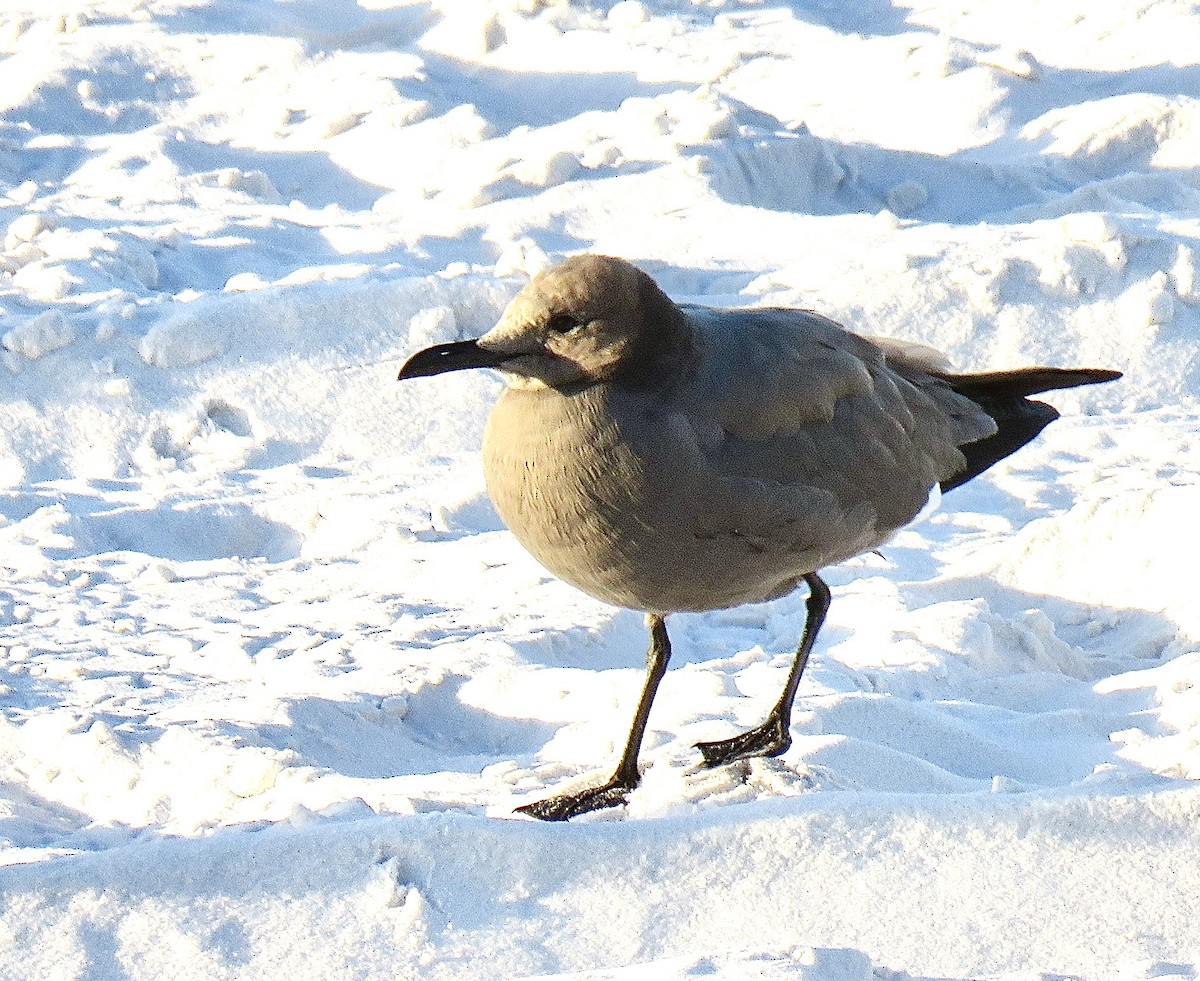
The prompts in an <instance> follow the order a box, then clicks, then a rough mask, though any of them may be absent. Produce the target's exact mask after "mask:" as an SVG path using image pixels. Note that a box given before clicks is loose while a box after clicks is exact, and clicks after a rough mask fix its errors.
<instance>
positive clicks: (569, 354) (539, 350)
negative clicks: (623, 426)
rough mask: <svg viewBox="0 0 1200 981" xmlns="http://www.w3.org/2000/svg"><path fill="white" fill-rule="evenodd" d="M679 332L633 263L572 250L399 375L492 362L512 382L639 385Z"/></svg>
mask: <svg viewBox="0 0 1200 981" xmlns="http://www.w3.org/2000/svg"><path fill="white" fill-rule="evenodd" d="M687 334H688V326H687V320H686V318H685V317H684V315H683V313H682V311H680V309H679V308H678V307H677V306H676V305H675V304H674V303H673V302H671V300H670V299H669V298H668V297H667V296H666V294H664V293H663V292H662V291H661V290H660V289H659V288H658V286H657V285H656V284H655V282H654V280H652V279H651V278H650V277H649V276H647V275H646V274H645V273H644V272H642V271H641V270H640V269H637V268H635V267H634V266H632V265H630V264H629V263H628V262H625V261H624V260H622V259H614V258H611V257H609V256H599V255H580V256H575V257H574V258H571V259H567V260H566V261H565V262H563V263H560V264H559V265H557V266H554V267H553V268H551V269H548V270H546V271H545V272H543V273H540V274H539V275H538V276H536V277H534V279H533V280H532V281H531V282H530V283H529V285H528V286H526V287H525V288H524V289H523V290H521V292H520V293H518V294H517V296H516V297H515V298H514V299H513V301H512V302H511V303H510V304H509V305H508V307H507V309H505V311H504V313H503V315H502V316H501V317H500V321H499V322H498V323H497V324H496V326H495V327H493V328H492V329H491V330H489V331H488V332H487V333H486V334H484V335H483V336H482V337H480V338H478V339H477V340H472V341H454V342H452V343H449V344H438V345H435V346H434V347H430V348H426V349H425V350H424V351H419V352H418V353H417V354H414V355H413V356H412V357H411V358H409V360H408V361H407V363H405V365H404V367H403V368H401V369H400V375H399V377H400V378H401V379H406V378H420V377H424V376H427V375H439V374H442V373H443V372H447V371H457V370H459V369H462V368H495V369H497V370H498V371H500V372H502V373H503V374H504V375H505V377H506V380H507V381H508V383H509V384H510V385H512V386H514V387H525V388H537V387H551V388H559V389H561V388H568V387H571V386H575V385H587V384H592V383H595V382H616V383H630V384H641V383H646V382H649V381H651V380H652V378H653V376H654V374H655V373H656V371H657V369H658V368H659V367H660V366H661V363H662V360H663V358H664V357H669V356H670V353H671V352H672V350H674V349H675V348H677V347H678V346H679V345H680V344H682V343H683V340H684V338H685V337H686V336H687Z"/></svg>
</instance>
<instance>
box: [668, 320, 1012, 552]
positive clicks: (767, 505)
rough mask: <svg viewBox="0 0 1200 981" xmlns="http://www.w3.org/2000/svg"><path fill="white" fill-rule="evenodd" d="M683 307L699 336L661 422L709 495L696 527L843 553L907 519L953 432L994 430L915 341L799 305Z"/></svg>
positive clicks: (945, 461)
mask: <svg viewBox="0 0 1200 981" xmlns="http://www.w3.org/2000/svg"><path fill="white" fill-rule="evenodd" d="M684 309H685V312H686V313H687V314H688V315H689V317H690V318H691V319H692V322H693V323H694V324H695V325H696V327H697V328H698V334H699V338H700V344H699V349H698V355H697V358H696V361H695V363H694V365H693V370H692V371H691V373H690V375H689V378H688V380H687V382H686V383H685V384H683V385H681V386H680V387H679V388H678V389H677V390H676V392H675V393H674V396H673V398H672V399H671V400H670V408H671V410H672V411H671V419H670V422H669V425H668V426H667V427H666V428H668V429H669V430H670V433H671V436H670V438H671V440H672V442H673V443H674V444H675V446H676V448H677V449H676V457H677V458H680V456H687V457H688V458H690V459H691V460H692V461H693V464H692V465H693V467H694V468H695V471H696V475H695V488H696V489H695V490H694V491H693V492H692V496H694V497H697V498H700V497H705V498H707V500H706V501H700V500H697V501H696V502H695V503H694V504H693V508H694V512H695V513H694V516H693V520H694V522H695V523H696V524H697V526H698V528H699V530H700V532H701V533H710V534H713V535H721V534H726V535H728V534H736V535H737V536H739V537H743V538H753V539H755V540H757V541H758V542H759V543H760V545H761V547H763V548H765V549H775V550H778V549H783V550H786V551H800V550H804V551H808V552H811V553H813V554H814V555H816V554H819V555H820V556H821V558H822V561H821V562H820V563H819V564H827V563H829V562H836V561H841V560H842V559H844V558H847V557H849V556H850V555H854V554H857V553H859V552H861V551H864V550H865V549H868V548H872V547H875V546H876V545H878V544H880V543H882V542H883V541H884V540H886V539H887V538H888V537H889V536H890V535H891V534H892V532H894V531H895V530H896V529H897V528H899V527H902V526H903V525H905V524H907V523H908V522H909V521H911V520H912V519H913V518H914V517H915V516H916V515H917V513H918V512H919V511H920V510H921V508H922V507H923V506H924V505H925V503H926V501H927V500H928V497H929V494H930V492H931V490H932V489H933V487H934V486H935V485H936V484H938V483H939V482H940V481H942V480H944V479H946V478H948V477H949V476H951V475H953V474H954V473H956V472H958V471H959V470H961V469H962V468H963V467H964V465H965V460H964V458H963V455H962V453H961V452H960V451H959V449H958V447H959V445H960V444H963V443H967V442H971V441H973V440H976V439H980V438H982V437H985V436H987V435H989V434H990V433H992V432H994V431H995V424H994V422H993V421H992V420H991V418H990V417H989V416H987V414H986V413H984V412H983V411H982V410H981V409H980V408H979V406H977V405H976V404H975V403H973V402H971V401H970V400H969V399H967V398H965V397H963V396H960V395H958V394H957V393H955V392H954V391H952V390H951V389H950V387H949V386H948V385H947V384H946V383H945V382H944V381H942V380H941V379H938V378H936V377H935V376H933V375H931V374H929V373H927V372H926V370H925V367H926V364H925V363H924V362H923V361H922V360H921V358H920V357H918V356H914V355H913V354H912V353H911V351H912V350H913V349H911V348H905V347H903V346H899V345H898V346H896V347H894V348H892V347H889V348H887V349H885V348H884V347H882V346H880V345H879V344H875V343H872V342H870V341H867V340H865V339H864V338H861V337H858V336H857V335H854V334H851V333H850V332H848V331H846V330H844V329H842V328H841V327H839V326H838V325H837V324H835V323H833V322H832V321H830V320H827V319H825V318H823V317H820V316H818V315H816V314H812V313H808V312H806V311H795V310H772V309H767V310H736V311H710V310H707V309H704V308H684ZM930 367H932V366H930ZM706 524H707V525H709V526H710V527H707V528H705V527H703V526H704V525H706ZM816 565H817V564H814V568H815V567H816Z"/></svg>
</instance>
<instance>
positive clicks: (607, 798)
mask: <svg viewBox="0 0 1200 981" xmlns="http://www.w3.org/2000/svg"><path fill="white" fill-rule="evenodd" d="M646 626H647V627H649V628H650V649H649V651H647V652H646V682H645V684H644V685H643V686H642V697H641V700H640V701H639V702H638V707H637V711H636V712H634V714H633V722H632V724H631V725H630V726H629V735H628V737H626V739H625V751H624V752H623V753H622V754H621V762H620V763H618V764H617V769H616V771H615V772H614V773H613V775H612V776H611V777H610V778H609V779H608V781H607V782H606V783H603V784H601V785H600V786H599V787H586V788H584V789H583V790H577V791H575V792H574V793H571V794H559V795H557V796H555V797H547V798H546V799H545V800H539V801H534V802H533V803H532V804H524V805H522V806H521V807H518V808H517V812H518V813H520V814H528V815H529V816H530V817H535V818H540V819H541V820H543V821H566V820H567V819H569V818H573V817H575V815H577V814H586V813H587V812H588V811H598V810H600V808H602V807H616V806H617V805H618V804H624V803H625V798H626V796H627V795H628V794H629V791H631V790H633V788H634V787H636V786H637V785H638V781H639V780H640V779H641V773H640V772H639V771H638V752H639V750H640V749H641V747H642V737H643V736H644V735H645V733H646V721H647V720H648V719H649V718H650V706H651V704H653V702H654V695H655V693H656V692H657V691H658V683H659V682H660V681H662V679H663V675H664V674H666V673H667V661H668V660H670V657H671V638H670V637H668V636H667V624H666V620H665V618H664V616H663V614H661V613H647V614H646Z"/></svg>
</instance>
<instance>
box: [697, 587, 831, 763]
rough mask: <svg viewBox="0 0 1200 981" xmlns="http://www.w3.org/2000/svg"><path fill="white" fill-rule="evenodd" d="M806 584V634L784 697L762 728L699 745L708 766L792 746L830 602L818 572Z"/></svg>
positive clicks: (782, 750) (784, 750) (777, 703)
mask: <svg viewBox="0 0 1200 981" xmlns="http://www.w3.org/2000/svg"><path fill="white" fill-rule="evenodd" d="M804 581H805V582H806V583H808V603H807V608H808V616H807V618H806V619H805V621H804V633H803V635H802V636H801V637H800V646H799V647H798V648H797V649H796V657H795V660H793V661H792V669H791V671H789V672H788V676H787V683H786V684H785V685H784V686H783V694H782V695H780V696H779V701H778V702H776V703H775V707H774V708H773V709H771V713H770V715H768V716H767V720H766V721H765V722H764V723H763V724H762V725H760V726H758V727H756V728H754V729H751V730H750V731H749V732H743V733H742V734H741V735H740V736H734V737H733V738H731V739H719V740H717V741H715V742H711V743H697V744H696V748H697V749H698V750H700V753H701V755H702V756H703V757H704V765H705V766H709V767H711V766H721V765H722V764H723V763H732V762H733V761H734V760H743V759H746V758H747V757H750V756H779V755H780V754H781V753H785V752H787V749H788V747H789V746H791V745H792V737H791V733H790V732H789V730H790V728H791V725H792V702H793V701H795V698H796V689H797V688H798V687H799V686H800V676H801V675H802V674H804V666H805V665H806V664H807V663H808V655H809V654H810V653H811V652H812V649H813V644H814V643H815V642H816V639H817V631H819V630H820V629H821V624H822V623H824V622H825V614H826V613H827V612H828V611H829V600H830V595H829V587H828V586H826V585H825V582H824V580H822V579H821V577H820V576H818V575H817V574H816V573H815V572H810V573H809V574H808V575H806V576H805V577H804Z"/></svg>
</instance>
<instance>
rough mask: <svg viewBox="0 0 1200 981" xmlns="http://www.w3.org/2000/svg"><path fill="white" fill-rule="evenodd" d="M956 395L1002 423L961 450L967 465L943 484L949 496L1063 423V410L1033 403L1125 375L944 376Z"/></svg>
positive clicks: (1093, 371) (1076, 371) (1095, 371)
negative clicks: (1054, 393)
mask: <svg viewBox="0 0 1200 981" xmlns="http://www.w3.org/2000/svg"><path fill="white" fill-rule="evenodd" d="M940 377H941V378H942V379H943V380H944V381H946V382H947V383H948V384H949V385H950V387H951V388H952V389H954V391H956V392H958V393H959V394H960V395H964V396H966V397H967V398H969V399H970V400H971V401H972V402H974V403H976V404H977V405H978V406H979V407H980V408H981V409H983V411H984V412H986V413H987V414H988V415H989V416H991V417H992V418H993V419H994V420H995V422H996V432H995V433H993V434H992V435H991V436H987V437H985V438H984V439H980V440H976V441H974V442H972V443H966V444H964V445H962V446H960V447H959V450H960V451H961V452H962V454H963V456H964V457H966V461H967V465H966V467H964V468H963V469H962V470H961V471H959V472H958V473H956V474H955V475H954V476H952V477H949V478H947V479H946V480H943V481H942V482H941V489H942V491H943V493H944V492H945V491H948V490H953V489H954V488H955V487H959V486H961V485H962V484H965V483H966V482H967V481H968V480H970V479H971V478H972V477H977V476H979V474H981V473H983V471H985V470H987V468H988V467H990V466H992V464H994V463H997V462H999V461H1000V460H1003V459H1004V458H1005V457H1006V456H1009V455H1010V454H1012V453H1015V452H1016V451H1017V450H1019V449H1020V448H1021V447H1022V446H1024V445H1025V444H1026V443H1028V442H1029V441H1030V440H1032V439H1033V438H1034V437H1036V436H1037V435H1038V433H1040V432H1041V431H1042V430H1043V429H1045V428H1046V427H1047V426H1048V425H1050V423H1052V422H1053V421H1054V420H1055V419H1057V418H1058V410H1057V409H1055V408H1054V407H1053V406H1051V405H1047V404H1046V403H1045V402H1038V401H1036V400H1035V399H1031V398H1028V397H1027V396H1030V395H1037V394H1039V393H1040V392H1049V391H1053V390H1055V389H1060V388H1076V387H1078V386H1080V385H1099V384H1101V383H1102V382H1109V381H1115V380H1116V379H1118V378H1120V377H1121V372H1119V371H1110V370H1108V369H1106V368H1017V369H1014V370H1012V371H988V372H982V373H980V374H975V375H951V374H943V375H941V376H940Z"/></svg>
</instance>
